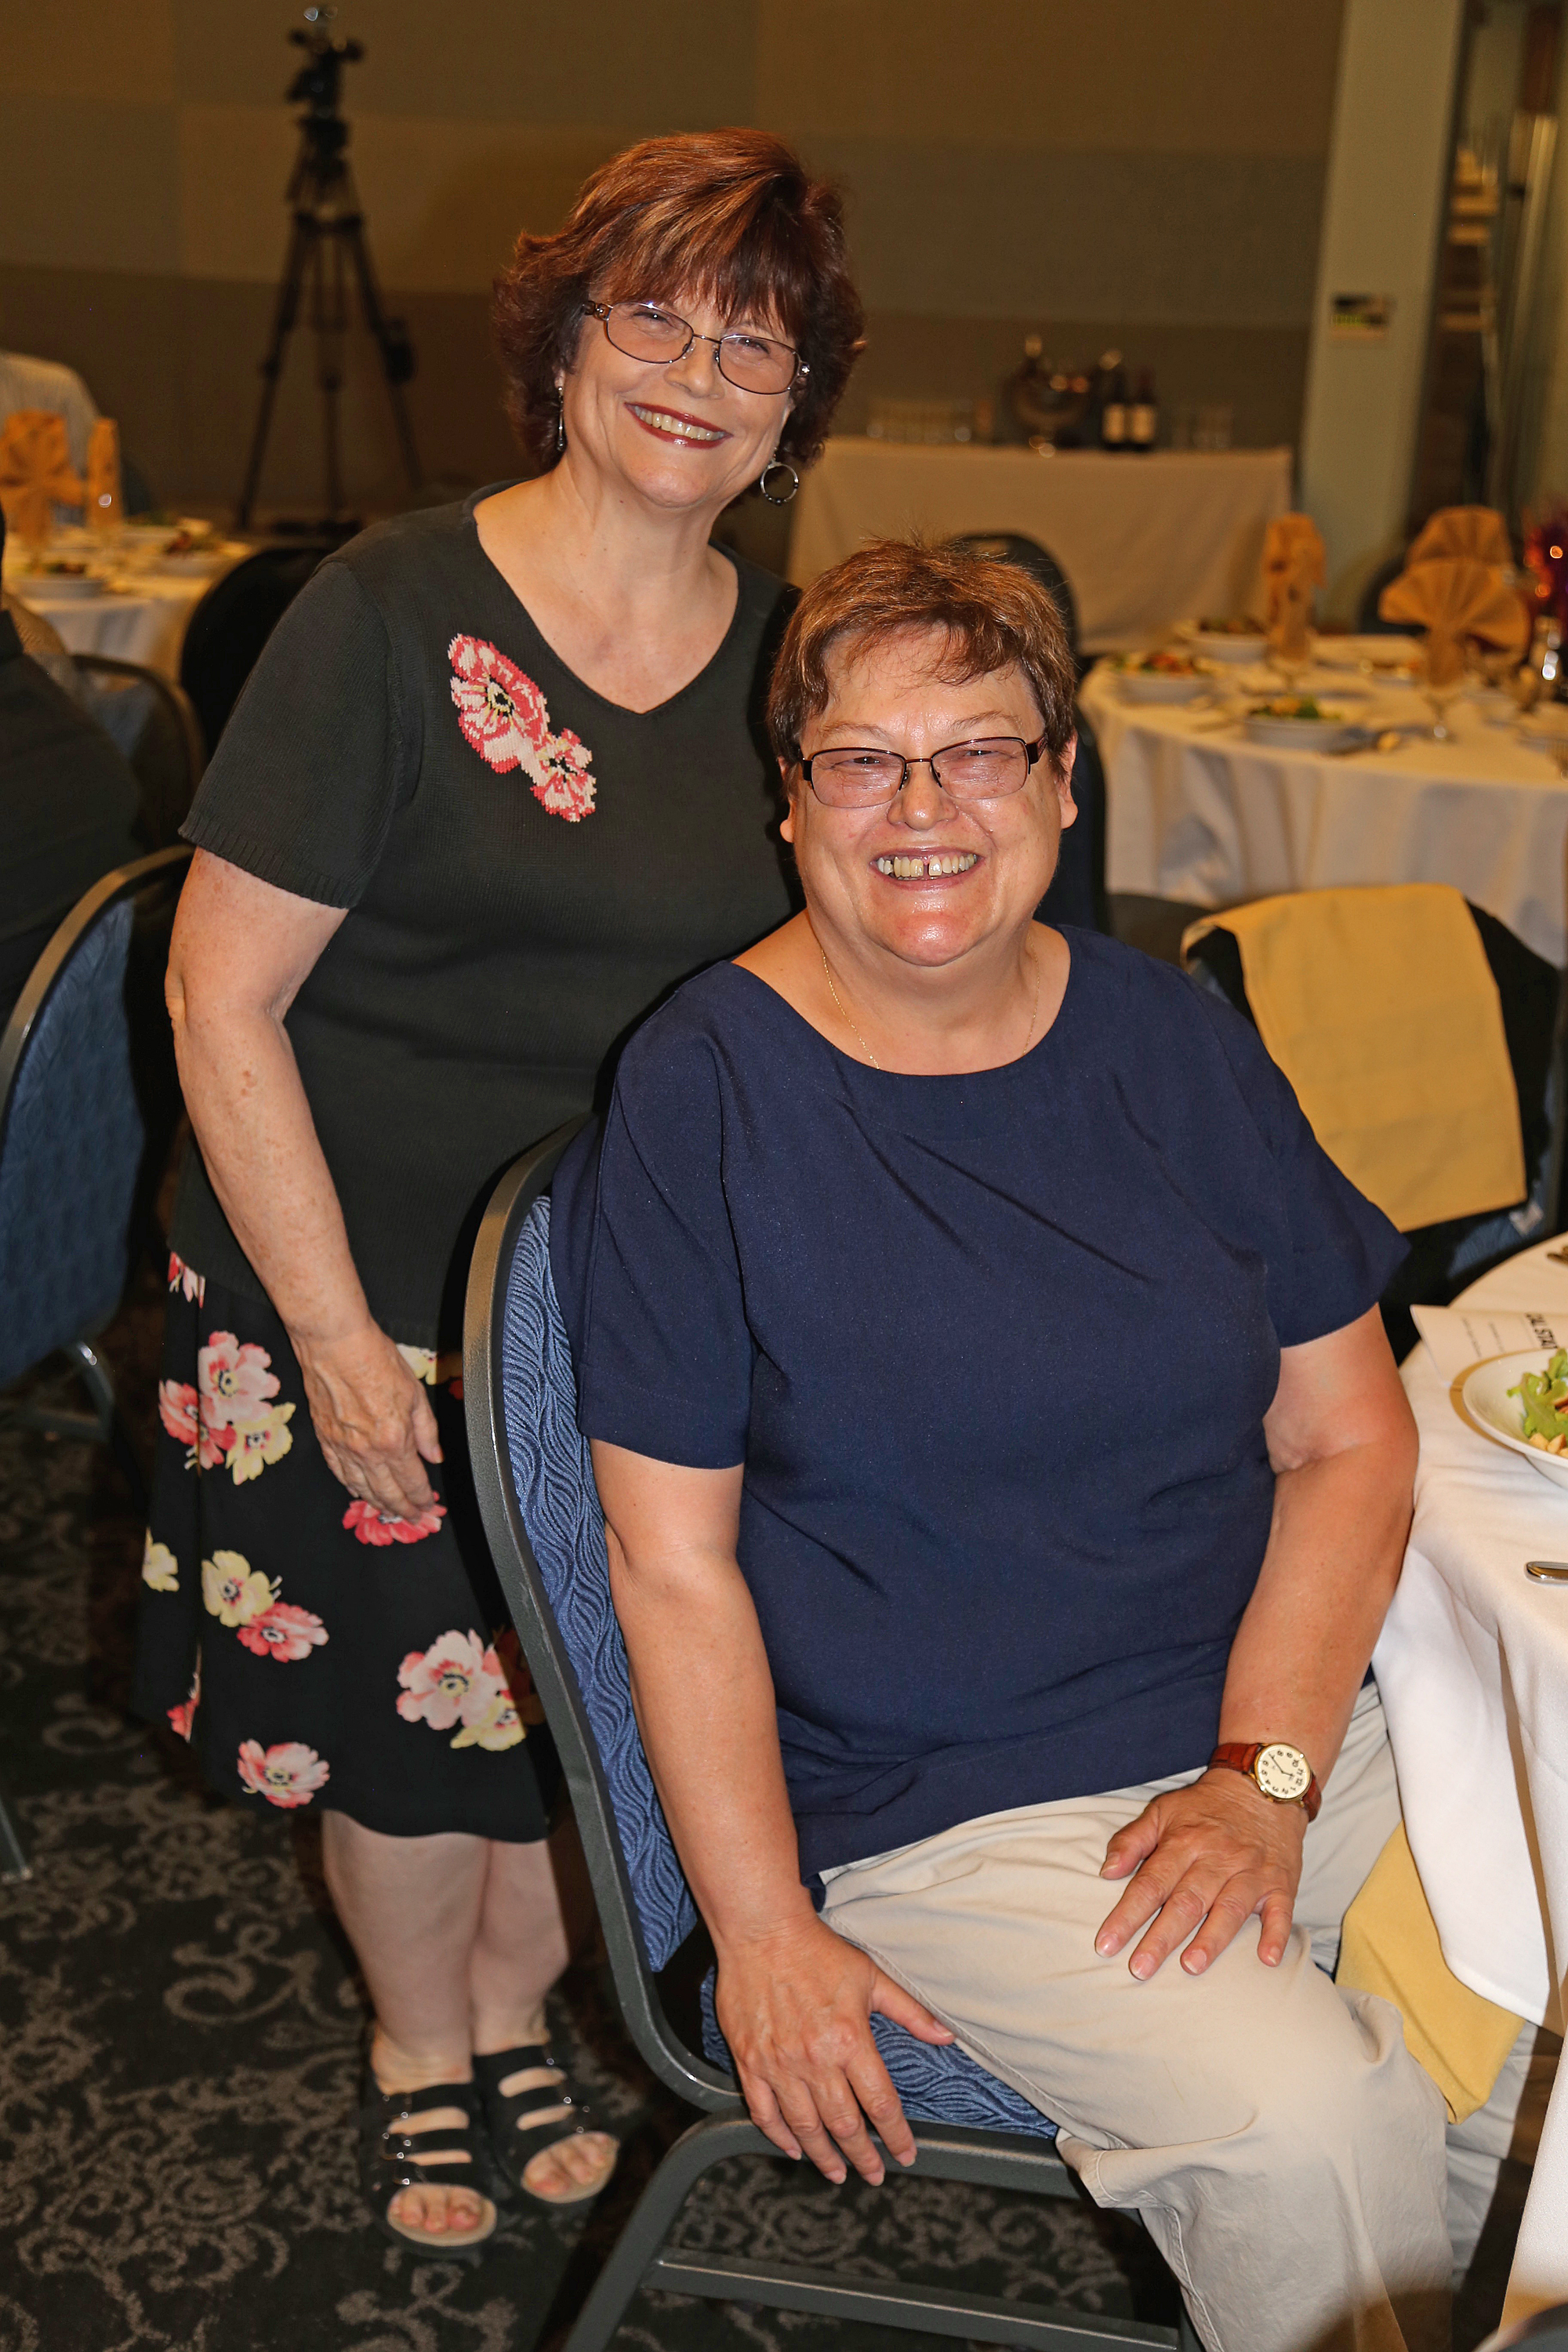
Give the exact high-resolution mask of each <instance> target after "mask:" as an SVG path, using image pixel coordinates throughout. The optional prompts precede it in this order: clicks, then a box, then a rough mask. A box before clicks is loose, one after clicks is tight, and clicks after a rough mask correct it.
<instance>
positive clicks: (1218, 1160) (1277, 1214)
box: [552, 930, 1405, 1877]
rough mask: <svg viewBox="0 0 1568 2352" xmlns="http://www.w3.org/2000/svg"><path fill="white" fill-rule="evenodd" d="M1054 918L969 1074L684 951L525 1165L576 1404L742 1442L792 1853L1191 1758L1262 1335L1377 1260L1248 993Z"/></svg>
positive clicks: (861, 1849) (1361, 1296)
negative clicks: (875, 1042)
mask: <svg viewBox="0 0 1568 2352" xmlns="http://www.w3.org/2000/svg"><path fill="white" fill-rule="evenodd" d="M1064 937H1065V938H1066V939H1067V940H1068V945H1069V948H1070V951H1071V962H1070V970H1069V977H1068V987H1067V992H1066V995H1065V997H1064V999H1063V1003H1062V1006H1061V1010H1060V1012H1059V1013H1058V1016H1057V1019H1056V1021H1055V1023H1054V1024H1052V1026H1051V1028H1050V1029H1049V1031H1048V1032H1047V1034H1046V1035H1045V1037H1044V1038H1043V1039H1042V1040H1041V1042H1040V1043H1039V1044H1038V1045H1037V1046H1036V1047H1035V1048H1034V1049H1033V1051H1032V1052H1030V1053H1028V1054H1026V1055H1024V1056H1023V1058H1022V1059H1021V1060H1019V1061H1016V1062H1014V1063H1011V1064H1009V1065H1008V1066H1006V1067H1005V1068H1002V1069H996V1070H985V1071H981V1072H977V1073H975V1074H973V1075H970V1076H952V1077H910V1076H899V1075H897V1074H894V1073H891V1072H887V1071H877V1070H871V1069H868V1068H867V1067H865V1066H863V1065H862V1064H860V1063H858V1062H857V1061H853V1060H851V1059H849V1058H848V1057H847V1056H846V1055H842V1054H839V1053H837V1052H836V1051H835V1049H834V1048H833V1047H832V1046H831V1045H828V1044H827V1042H826V1040H825V1039H824V1038H822V1037H820V1036H819V1035H818V1034H817V1033H816V1030H815V1029H813V1028H811V1027H810V1026H809V1025H808V1024H807V1023H805V1021H803V1020H801V1019H800V1017H799V1016H798V1015H797V1014H796V1013H794V1012H793V1011H792V1010H791V1009H790V1007H789V1006H788V1005H787V1004H786V1003H784V1000H783V998H781V997H780V996H778V995H776V994H775V993H774V992H773V990H771V989H770V988H768V987H767V986H766V985H765V984H764V983H763V982H762V981H760V980H758V979H756V978H755V977H754V976H753V975H752V974H751V973H750V972H746V971H741V970H739V969H738V968H737V967H736V966H734V965H723V966H721V967H719V968H717V969H715V970H713V971H709V972H706V973H704V974H703V975H702V976H701V977H700V978H699V979H696V980H694V981H692V982H690V983H689V985H688V986H687V987H685V988H683V989H682V990H681V991H680V992H679V994H678V995H677V996H676V997H675V998H674V999H673V1001H672V1002H671V1003H668V1004H667V1005H665V1006H663V1007H661V1008H660V1010H659V1011H658V1013H656V1014H655V1015H654V1017H653V1018H652V1019H651V1020H650V1021H648V1022H647V1024H645V1025H644V1027H643V1028H642V1029H641V1030H640V1031H639V1032H638V1034H637V1037H636V1038H635V1039H634V1040H633V1041H632V1044H631V1045H630V1046H629V1047H628V1048H627V1050H626V1054H625V1055H624V1056H623V1058H622V1061H621V1064H620V1067H619V1070H618V1072H617V1075H616V1086H615V1091H614V1095H613V1097H612V1101H611V1105H610V1109H609V1112H608V1116H607V1118H606V1120H605V1129H604V1135H603V1143H602V1148H601V1147H600V1144H599V1139H598V1136H597V1132H596V1130H589V1131H588V1133H586V1134H585V1135H584V1138H583V1139H581V1140H580V1142H579V1143H578V1144H575V1145H574V1147H573V1149H572V1151H571V1153H570V1154H569V1155H568V1157H567V1158H566V1159H565V1160H563V1163H562V1167H561V1171H560V1172H559V1173H558V1175H557V1177H556V1181H555V1185H554V1188H553V1200H554V1210H553V1214H552V1264H553V1268H554V1272H555V1276H556V1281H557V1285H558V1287H559V1290H560V1295H561V1298H562V1305H563V1313H564V1315H565V1317H566V1321H567V1325H568V1329H569V1332H570V1335H571V1338H572V1340H573V1344H574V1352H575V1358H576V1362H577V1366H578V1375H579V1401H580V1408H581V1414H582V1423H583V1426H584V1429H585V1430H586V1432H587V1433H589V1435H591V1436H595V1437H600V1438H605V1439H608V1440H610V1441H611V1442H612V1443H614V1444H618V1445H624V1446H627V1447H629V1448H631V1449H632V1450H633V1451H634V1452H636V1453H638V1454H648V1455H651V1456H653V1457H654V1458H656V1459H658V1460H661V1461H668V1462H677V1463H684V1464H689V1465H695V1466H699V1467H708V1468H714V1469H717V1468H721V1467H723V1466H725V1465H731V1464H734V1463H737V1462H742V1461H743V1462H744V1464H745V1481H744V1487H743V1493H742V1516H741V1540H740V1563H741V1567H742V1572H743V1574H744V1575H745V1578H746V1580H747V1583H748V1585H749V1587H750V1589H751V1591H752V1596H753V1598H754V1600H755V1602H756V1606H757V1611H758V1614H759V1617H760V1620H761V1623H762V1630H763V1639H764V1641H765V1643H766V1645H767V1652H768V1658H769V1661H770V1664H771V1665H772V1668H773V1682H774V1686H775V1691H776V1695H777V1702H778V1725H779V1734H780V1738H781V1741H782V1744H783V1748H784V1770H785V1775H786V1778H787V1780H788V1785H789V1791H790V1798H791V1802H792V1805H793V1807H794V1811H795V1822H796V1825H797V1828H798V1831H799V1834H800V1849H801V1863H802V1869H803V1873H804V1874H805V1875H807V1876H808V1877H809V1876H810V1875H812V1874H814V1873H816V1872H817V1871H820V1870H822V1869H824V1868H826V1867H828V1866H830V1865H832V1864H838V1863H845V1862H849V1861H852V1860H855V1859H857V1858H858V1857H861V1856H864V1855H867V1854H872V1853H884V1852H886V1851H888V1850H889V1849H890V1848H892V1847H895V1846H899V1845H901V1844H904V1843H909V1842H910V1841H912V1840H915V1839H918V1838H923V1837H929V1836H932V1835H934V1834H935V1833H936V1832H939V1831H941V1830H943V1829H946V1828H949V1827H951V1826H952V1824H953V1823H954V1822H962V1821H969V1820H973V1819H974V1818H975V1817H976V1816H977V1815H980V1814H984V1813H989V1812H994V1811H1003V1810H1005V1809H1006V1808H1008V1807H1010V1806H1016V1805H1024V1804H1031V1803H1036V1802H1041V1801H1047V1800H1048V1799H1051V1798H1059V1797H1070V1796H1077V1795H1082V1794H1085V1793H1087V1792H1089V1791H1097V1790H1109V1789H1116V1788H1122V1787H1126V1786H1128V1785H1129V1784H1131V1783H1133V1782H1137V1781H1142V1780H1150V1779H1153V1778H1155V1777H1157V1776H1159V1775H1162V1774H1164V1773H1168V1772H1179V1771H1184V1770H1187V1769H1192V1768H1194V1767H1197V1766H1201V1765H1202V1764H1204V1763H1205V1761H1206V1760H1207V1758H1208V1756H1209V1753H1210V1751H1211V1749H1212V1748H1213V1746H1214V1743H1215V1736H1216V1732H1217V1727H1218V1719H1219V1703H1220V1694H1221V1688H1222V1685H1223V1683H1224V1679H1225V1674H1226V1663H1227V1661H1228V1658H1229V1654H1230V1647H1231V1643H1232V1641H1233V1639H1234V1637H1235V1633H1236V1629H1237V1623H1238V1622H1239V1619H1240V1617H1241V1613H1242V1612H1243V1610H1244V1609H1245V1608H1246V1606H1247V1601H1248V1599H1249V1597H1250V1595H1251V1593H1252V1591H1253V1588H1254V1585H1255V1584H1256V1582H1257V1579H1258V1570H1259V1568H1260V1566H1261V1564H1262V1560H1263V1554H1264V1548H1265V1546H1266V1544H1267V1541H1268V1528H1269V1518H1270V1513H1271V1509H1272V1504H1273V1494H1274V1479H1273V1475H1272V1473H1271V1471H1270V1469H1269V1465H1268V1456H1267V1453H1266V1450H1265V1445H1264V1436H1263V1417H1264V1414H1265V1412H1267V1411H1268V1406H1269V1404H1270V1402H1272V1399H1273V1396H1274V1392H1275V1389H1276V1387H1277V1385H1278V1382H1279V1350H1280V1349H1281V1347H1294V1346H1297V1345H1298V1344H1300V1343H1301V1342H1303V1341H1305V1340H1310V1339H1318V1338H1321V1336H1322V1335H1323V1334H1325V1333H1327V1332H1330V1331H1334V1330H1337V1329H1339V1328H1342V1326H1343V1325H1345V1324H1347V1323H1350V1322H1352V1321H1353V1320H1354V1319H1355V1318H1357V1317H1358V1316H1360V1315H1362V1314H1363V1313H1364V1312H1365V1310H1366V1309H1367V1308H1368V1307H1370V1306H1371V1305H1372V1303H1373V1300H1374V1299H1375V1298H1376V1297H1377V1296H1378V1293H1379V1291H1380V1290H1381V1288H1382V1286H1383V1285H1384V1281H1385V1280H1386V1278H1387V1276H1388V1275H1389V1273H1390V1271H1391V1270H1392V1268H1393V1267H1394V1265H1396V1264H1397V1263H1398V1261H1399V1259H1400V1257H1401V1256H1402V1255H1403V1254H1404V1247H1405V1244H1403V1242H1402V1241H1401V1240H1400V1238H1399V1236H1398V1234H1396V1233H1395V1232H1394V1228H1393V1227H1392V1225H1390V1224H1389V1223H1388V1222H1387V1220H1386V1219H1385V1218H1384V1216H1383V1215H1382V1214H1381V1213H1380V1212H1379V1211H1378V1210H1376V1209H1374V1208H1373V1206H1372V1205H1371V1203H1370V1202H1367V1201H1365V1200H1363V1198H1362V1196H1361V1194H1360V1193H1359V1192H1356V1191H1355V1190H1354V1189H1353V1187H1352V1185H1350V1184H1349V1183H1348V1182H1347V1181H1345V1179H1344V1178H1343V1177H1342V1175H1341V1174H1340V1173H1339V1171H1338V1170H1337V1169H1335V1168H1334V1167H1333V1165H1332V1164H1331V1161H1330V1160H1328V1159H1327V1158H1326V1157H1325V1156H1324V1154H1323V1152H1322V1151H1321V1150H1320V1149H1319V1147H1318V1145H1317V1143H1316V1142H1315V1141H1314V1139H1313V1137H1312V1134H1311V1131H1310V1129H1309V1127H1308V1125H1307V1122H1306V1120H1305V1118H1303V1117H1302V1114H1301V1112H1300V1108H1299V1107H1298V1105H1297V1102H1296V1098H1295V1097H1294V1095H1293V1094H1292V1093H1291V1090H1290V1088H1289V1085H1288V1084H1287V1083H1286V1081H1285V1079H1284V1078H1283V1077H1282V1076H1281V1075H1280V1073H1279V1070H1278V1069H1276V1067H1275V1066H1274V1065H1273V1063H1272V1062H1270V1061H1269V1059H1268V1055H1267V1054H1266V1053H1265V1052H1264V1050H1263V1047H1262V1045H1260V1043H1259V1041H1258V1037H1257V1035H1256V1034H1254V1032H1253V1031H1252V1030H1251V1029H1250V1028H1249V1027H1248V1025H1247V1023H1246V1022H1245V1021H1243V1020H1242V1019H1240V1018H1239V1016H1238V1015H1237V1014H1236V1013H1233V1012H1231V1010H1230V1009H1229V1008H1228V1006H1226V1005H1222V1004H1215V1003H1213V1002H1211V1001H1210V1000H1208V999H1207V998H1205V996H1203V995H1201V994H1200V993H1199V992H1198V991H1197V990H1196V989H1195V988H1194V986H1193V985H1192V984H1191V983H1190V982H1188V981H1187V980H1186V979H1184V976H1183V975H1182V974H1181V973H1180V972H1178V971H1174V970H1173V969H1171V968H1170V967H1168V966H1165V965H1162V964H1157V963H1154V962H1152V961H1151V960H1150V959H1149V958H1147V957H1145V956H1142V955H1139V954H1138V953H1136V952H1135V951H1134V950H1131V949H1128V948H1123V947H1120V946H1118V945H1116V944H1115V943H1114V942H1113V941H1111V940H1106V939H1102V938H1100V937H1099V936H1098V935H1096V934H1094V933H1092V932H1082V931H1074V930H1069V931H1066V932H1065V933H1064ZM1265 1728H1266V1727H1265Z"/></svg>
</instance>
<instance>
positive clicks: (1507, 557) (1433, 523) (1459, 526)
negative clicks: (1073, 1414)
mask: <svg viewBox="0 0 1568 2352" xmlns="http://www.w3.org/2000/svg"><path fill="white" fill-rule="evenodd" d="M1444 555H1447V556H1468V557H1470V558H1471V559H1472V560H1473V561H1474V562H1477V563H1498V564H1501V565H1502V566H1503V567H1504V569H1505V570H1506V568H1507V567H1508V566H1509V565H1510V563H1511V562H1513V543H1512V541H1510V538H1509V535H1508V525H1507V523H1505V522H1504V520H1503V519H1502V517H1501V515H1500V514H1499V512H1498V510H1497V509H1496V508H1495V507H1439V508H1438V509H1437V511H1436V514H1435V515H1432V516H1430V517H1429V518H1428V520H1427V521H1426V523H1425V524H1424V525H1423V526H1422V528H1421V530H1419V531H1418V532H1417V533H1416V536H1415V543H1414V545H1413V546H1412V547H1411V550H1410V552H1409V554H1408V555H1407V556H1406V557H1405V570H1406V571H1407V572H1408V571H1409V569H1410V567H1411V565H1412V564H1413V563H1426V562H1429V561H1430V559H1431V558H1432V557H1434V556H1444Z"/></svg>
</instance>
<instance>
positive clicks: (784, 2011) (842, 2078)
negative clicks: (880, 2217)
mask: <svg viewBox="0 0 1568 2352" xmlns="http://www.w3.org/2000/svg"><path fill="white" fill-rule="evenodd" d="M716 2000H717V2007H718V2011H719V2022H720V2024H721V2027H722V2028H723V2032H724V2039H725V2041H726V2042H728V2043H729V2045H730V2050H731V2055H732V2056H733V2058H734V2061H735V2065H736V2068H737V2070H738V2072H739V2074H740V2077H741V2088H742V2092H743V2093H744V2095H745V2100H746V2105H747V2107H748V2108H749V2110H750V2112H751V2117H752V2122H753V2123H754V2124H755V2125H756V2126H757V2129H758V2130H759V2131H761V2132H765V2133H766V2135H767V2137H768V2138H769V2139H771V2140H772V2141H773V2146H774V2147H777V2148H781V2149H782V2150H783V2151H784V2155H785V2156H792V2157H799V2156H801V2155H803V2154H804V2155H806V2156H809V2157H810V2158H811V2160H812V2162H813V2163H814V2164H815V2165H816V2168H817V2169H818V2171H820V2172H823V2173H825V2174H826V2177H827V2179H829V2180H833V2181H841V2180H843V2179H846V2178H847V2174H846V2169H845V2158H848V2161H849V2163H851V2164H852V2165H853V2166H854V2167H855V2169H856V2171H857V2172H858V2173H859V2174H860V2175H861V2176H862V2178H863V2179H866V2180H868V2181H870V2182H871V2183H872V2184H873V2186H875V2184H876V2183H878V2182H879V2181H880V2180H881V2179H882V2178H883V2167H882V2160H881V2158H880V2156H879V2154H878V2151H877V2148H876V2147H875V2145H874V2143H873V2141H872V2138H871V2132H872V2131H875V2132H876V2133H877V2134H878V2136H879V2138H880V2139H881V2142H882V2145H883V2147H885V2148H886V2149H887V2150H888V2153H889V2156H891V2157H893V2158H896V2159H897V2161H898V2162H899V2163H900V2164H912V2163H913V2162H914V2160H915V2142H914V2135H913V2133H912V2132H911V2131H910V2127H909V2125H908V2123H907V2122H906V2121H905V2118H904V2111H903V2108H902V2107H901V2106H900V2104H899V2095H898V2093H897V2091H895V2090H894V2088H893V2085H892V2082H891V2080H890V2079H889V2074H888V2070H887V2068H886V2067H885V2066H884V2065H883V2063H882V2060H881V2056H880V2053H879V2051H878V2048H877V2045H876V2042H874V2041H873V2040H872V2038H871V2027H870V2017H871V2012H872V2011H873V2010H877V2011H880V2012H881V2014H882V2015H883V2016H884V2017H890V2018H891V2019H892V2020H893V2021H894V2023H895V2024H897V2025H901V2026H903V2027H904V2028H905V2029H906V2030H907V2031H908V2032H910V2033H912V2034H914V2035H915V2036H916V2038H917V2039H918V2040H919V2041H921V2042H951V2041H952V2034H951V2033H950V2032H949V2031H948V2029H947V2027H946V2026H945V2025H942V2024H941V2023H939V2022H938V2021H937V2020H936V2019H935V2018H934V2017H932V2015H931V2012H930V2011H929V2010H926V2009H922V2008H921V2004H920V2002H919V2001H918V2000H914V1999H913V1997H912V1996H911V1995H910V1994H909V1993H907V1992H905V1990H903V1987H902V1986H901V1985H896V1984H894V1982H893V1981H892V1979H891V1978H890V1977H886V1976H884V1975H883V1974H882V1971H881V1969H879V1967H878V1966H877V1964H876V1962H875V1961H874V1960H872V1959H870V1958H868V1956H867V1954H866V1953H864V1952H863V1951H861V1950H860V1949H859V1948H858V1946H857V1945H854V1944H849V1943H846V1941H845V1939H844V1937H842V1936H836V1935H835V1934H834V1932H833V1930H832V1928H831V1927H825V1926H824V1924H823V1922H822V1921H821V1920H820V1919H818V1918H817V1917H816V1916H815V1915H812V1916H808V1917H805V1918H804V1919H801V1920H799V1921H798V1922H794V1923H792V1924H791V1925H790V1927H787V1928H784V1929H782V1930H780V1931H779V1932H778V1933H777V1934H775V1935H771V1936H768V1937H765V1938H763V1939H760V1940H757V1941H754V1942H748V1943H744V1944H741V1945H738V1946H734V1947H731V1946H730V1945H727V1944H721V1945H720V1948H719V1983H718V1989H717V1995H716ZM868 2125H869V2126H870V2129H869V2130H868V2128H867V2126H868Z"/></svg>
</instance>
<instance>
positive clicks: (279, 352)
mask: <svg viewBox="0 0 1568 2352" xmlns="http://www.w3.org/2000/svg"><path fill="white" fill-rule="evenodd" d="M315 236H316V223H315V218H314V215H312V214H310V213H307V212H296V214H295V215H294V227H293V232H292V234H291V235H290V236H289V252H288V256H287V258H286V259H285V261H284V264H283V275H282V278H280V279H279V286H278V307H277V309H276V310H274V312H273V314H272V337H271V341H269V342H268V346H267V356H266V358H265V359H264V360H263V361H262V362H261V406H260V408H259V409H258V412H257V417H256V430H255V432H254V433H253V434H252V435H251V437H250V457H249V459H248V461H247V465H246V468H245V487H244V488H243V489H242V490H241V491H240V494H239V504H238V506H237V508H236V509H235V515H234V520H235V528H236V530H248V529H249V527H250V516H251V509H253V508H254V506H255V504H256V492H257V488H258V484H259V482H260V480H261V466H262V460H263V459H264V458H265V457H266V455H267V436H268V434H269V433H270V431H271V430H272V407H273V403H274V402H275V401H276V399H277V397H278V379H279V376H280V375H281V374H282V373H283V354H284V352H285V350H286V349H287V347H288V342H289V336H290V335H291V334H292V333H293V331H294V326H295V322H296V320H298V318H299V315H300V288H301V287H302V285H303V284H304V278H305V259H306V255H307V253H308V252H309V250H310V247H311V245H312V244H313V242H314V239H315Z"/></svg>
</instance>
